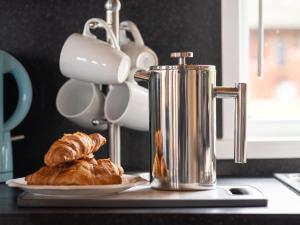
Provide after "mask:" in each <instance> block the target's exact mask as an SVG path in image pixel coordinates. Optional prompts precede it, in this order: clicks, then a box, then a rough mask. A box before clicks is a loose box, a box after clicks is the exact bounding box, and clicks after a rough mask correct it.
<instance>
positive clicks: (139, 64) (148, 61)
mask: <svg viewBox="0 0 300 225" xmlns="http://www.w3.org/2000/svg"><path fill="white" fill-rule="evenodd" d="M120 27H121V30H120V43H121V44H120V45H121V49H122V51H123V52H124V53H126V54H127V55H128V56H129V57H130V59H131V68H141V69H149V67H150V66H154V65H157V64H158V58H157V55H156V54H155V52H154V51H153V50H152V49H150V48H149V47H147V46H145V44H144V40H143V38H142V35H141V33H140V31H139V30H138V28H137V26H136V25H135V24H134V23H133V22H131V21H123V22H122V23H121V24H120ZM126 31H129V32H130V33H131V34H132V37H133V39H134V42H133V41H130V39H129V38H128V37H127V36H126Z"/></svg>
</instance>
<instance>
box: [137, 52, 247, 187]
mask: <svg viewBox="0 0 300 225" xmlns="http://www.w3.org/2000/svg"><path fill="white" fill-rule="evenodd" d="M171 57H173V58H179V64H178V65H164V66H152V67H150V70H149V71H139V72H137V73H136V74H135V77H136V78H139V79H144V80H149V107H150V114H149V115H150V139H151V140H150V145H151V159H152V162H151V164H152V168H151V174H152V181H151V186H152V187H153V188H157V189H165V190H203V189H212V188H213V187H214V186H215V184H216V152H215V146H216V98H227V97H231V98H234V99H235V135H234V136H235V139H234V148H235V150H234V155H235V162H236V163H246V152H245V147H246V146H245V145H246V139H245V136H246V84H244V83H238V84H237V85H236V87H218V86H216V69H215V66H213V65H188V64H186V58H188V57H193V53H192V52H175V53H172V54H171Z"/></svg>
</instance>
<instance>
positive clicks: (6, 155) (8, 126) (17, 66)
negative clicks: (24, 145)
mask: <svg viewBox="0 0 300 225" xmlns="http://www.w3.org/2000/svg"><path fill="white" fill-rule="evenodd" d="M9 75H12V76H13V77H14V79H15V80H16V83H17V86H18V91H19V99H18V103H17V107H16V109H15V111H14V113H13V114H12V115H11V116H10V117H9V119H8V120H7V121H4V115H3V111H4V102H3V94H4V85H3V79H4V76H9ZM31 100H32V87H31V82H30V79H29V76H28V73H27V72H26V70H25V69H24V67H23V66H22V64H21V63H20V62H19V61H18V60H17V59H15V58H14V57H13V56H11V55H10V54H8V53H7V52H4V51H1V50H0V147H1V149H0V182H4V181H6V180H9V179H11V178H13V158H12V144H11V136H10V131H11V130H12V129H14V128H15V127H16V126H18V125H19V124H20V123H21V122H22V120H23V119H24V118H25V116H26V115H27V113H28V111H29V108H30V105H31Z"/></svg>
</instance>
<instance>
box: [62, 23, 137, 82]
mask: <svg viewBox="0 0 300 225" xmlns="http://www.w3.org/2000/svg"><path fill="white" fill-rule="evenodd" d="M92 25H93V28H104V29H105V30H106V32H107V35H108V37H109V39H110V41H111V42H112V44H113V47H112V46H111V45H110V44H108V43H107V42H105V41H101V40H99V39H97V37H96V36H95V35H94V34H92V33H91V32H90V29H91V27H92ZM59 66H60V70H61V72H62V74H63V75H65V76H66V77H69V78H74V79H78V80H82V81H86V82H90V83H101V84H120V83H123V82H124V81H125V80H126V79H127V76H128V74H129V70H130V66H131V61H130V58H129V57H128V56H127V55H126V54H125V53H124V52H122V51H121V50H120V47H119V44H118V42H117V39H116V37H115V36H114V34H113V32H112V30H111V29H110V28H109V26H108V25H107V23H106V22H105V21H104V20H102V19H98V18H92V19H89V20H88V21H87V22H86V23H85V26H84V29H83V33H82V34H78V33H74V34H72V35H70V36H69V37H68V39H67V40H66V41H65V43H64V45H63V48H62V50H61V54H60V60H59Z"/></svg>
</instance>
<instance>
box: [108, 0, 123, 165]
mask: <svg viewBox="0 0 300 225" xmlns="http://www.w3.org/2000/svg"><path fill="white" fill-rule="evenodd" d="M105 9H106V22H107V24H108V25H109V26H110V28H111V29H112V31H113V32H114V34H115V36H116V38H117V40H118V42H119V25H120V20H119V11H120V9H121V3H120V1H119V0H108V1H107V2H106V3H105ZM109 88H111V87H109ZM108 130H109V157H110V159H111V160H112V162H113V163H115V164H117V165H121V128H120V126H118V125H116V124H109V126H108Z"/></svg>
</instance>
